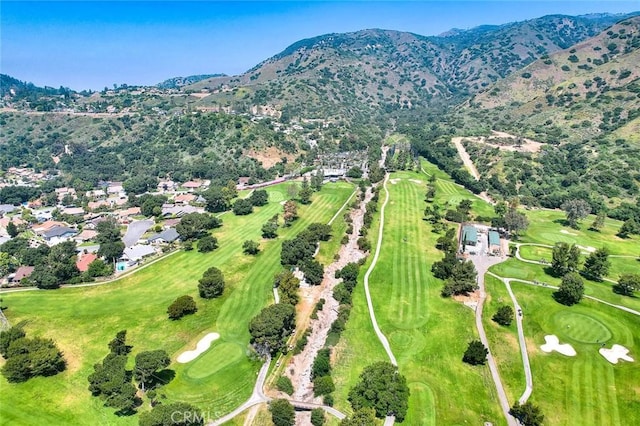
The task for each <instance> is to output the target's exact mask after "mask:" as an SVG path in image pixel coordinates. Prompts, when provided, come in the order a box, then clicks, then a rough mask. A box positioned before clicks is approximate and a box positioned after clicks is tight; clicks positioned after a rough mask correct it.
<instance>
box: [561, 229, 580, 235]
mask: <svg viewBox="0 0 640 426" xmlns="http://www.w3.org/2000/svg"><path fill="white" fill-rule="evenodd" d="M560 233H561V234H567V235H578V234H574V233H573V232H569V231H567V230H566V229H561V230H560Z"/></svg>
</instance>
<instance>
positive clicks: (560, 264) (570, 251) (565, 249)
mask: <svg viewBox="0 0 640 426" xmlns="http://www.w3.org/2000/svg"><path fill="white" fill-rule="evenodd" d="M579 263H580V249H579V248H578V246H576V245H575V244H568V243H564V242H559V243H556V244H555V246H553V251H552V253H551V270H552V272H553V274H554V275H555V276H557V277H561V276H563V275H565V274H567V273H568V272H572V271H575V270H577V269H578V264H579Z"/></svg>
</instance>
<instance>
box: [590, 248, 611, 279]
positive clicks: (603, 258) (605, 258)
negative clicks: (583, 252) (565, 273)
mask: <svg viewBox="0 0 640 426" xmlns="http://www.w3.org/2000/svg"><path fill="white" fill-rule="evenodd" d="M610 267H611V262H610V261H609V250H607V248H606V247H603V248H600V249H598V250H596V251H594V252H593V253H591V254H590V255H589V256H588V257H587V260H585V262H584V269H583V272H584V274H585V275H586V276H587V277H589V278H591V279H594V280H596V281H602V277H604V276H606V275H607V274H608V273H609V268H610Z"/></svg>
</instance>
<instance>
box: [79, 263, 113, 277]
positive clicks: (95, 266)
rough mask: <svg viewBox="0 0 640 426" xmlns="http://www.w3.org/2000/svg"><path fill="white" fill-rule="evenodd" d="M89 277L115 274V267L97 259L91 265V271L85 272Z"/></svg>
mask: <svg viewBox="0 0 640 426" xmlns="http://www.w3.org/2000/svg"><path fill="white" fill-rule="evenodd" d="M85 274H86V276H87V277H90V278H95V277H106V276H109V275H111V274H113V265H112V264H111V263H106V262H105V261H103V260H102V259H95V260H94V261H93V262H91V263H90V264H89V269H87V272H85Z"/></svg>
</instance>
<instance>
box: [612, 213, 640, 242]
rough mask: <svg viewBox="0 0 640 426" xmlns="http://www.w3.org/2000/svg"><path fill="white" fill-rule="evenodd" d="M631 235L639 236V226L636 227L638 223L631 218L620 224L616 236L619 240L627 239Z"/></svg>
mask: <svg viewBox="0 0 640 426" xmlns="http://www.w3.org/2000/svg"><path fill="white" fill-rule="evenodd" d="M632 234H640V226H638V223H637V222H636V221H635V220H634V219H633V218H631V219H627V220H626V221H625V222H624V223H623V224H622V226H621V227H620V230H619V231H618V234H617V235H618V237H620V238H629V235H632Z"/></svg>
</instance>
